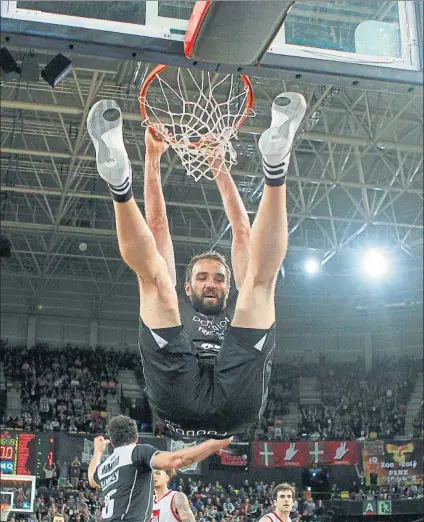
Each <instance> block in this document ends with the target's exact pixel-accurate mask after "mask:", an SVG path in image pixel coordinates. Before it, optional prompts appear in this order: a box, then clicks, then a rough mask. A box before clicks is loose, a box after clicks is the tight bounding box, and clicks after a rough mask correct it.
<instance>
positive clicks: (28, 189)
mask: <svg viewBox="0 0 424 522" xmlns="http://www.w3.org/2000/svg"><path fill="white" fill-rule="evenodd" d="M16 151H22V155H28V156H33V155H34V156H39V157H49V158H51V157H54V158H62V159H70V158H71V155H70V154H67V153H66V152H59V153H55V152H52V153H49V152H47V151H33V150H28V149H13V148H8V147H0V152H2V153H3V152H4V153H5V154H7V153H8V154H20V152H16ZM33 153H34V154H33ZM64 156H66V157H64ZM76 158H77V159H79V160H82V161H92V162H95V161H96V158H95V157H94V156H76ZM131 164H132V165H134V166H144V163H143V162H142V161H140V160H131ZM166 166H167V165H166V164H163V167H164V168H166ZM182 169H183V167H182V166H180V165H175V170H182ZM231 174H232V175H234V176H250V177H253V178H262V177H263V174H262V172H260V171H256V172H248V171H244V170H240V169H232V170H231ZM287 179H288V180H289V181H300V182H302V183H312V184H317V185H338V186H340V187H347V188H353V189H368V190H377V191H380V192H383V191H388V192H402V193H408V194H417V195H422V194H423V189H421V188H412V187H393V186H386V185H382V184H381V183H380V184H379V183H360V182H356V181H345V180H343V179H342V180H333V179H325V178H312V177H310V176H293V175H289V176H287ZM23 189H25V190H23ZM1 190H9V191H10V192H25V191H26V192H27V193H33V194H44V192H40V191H42V190H46V194H51V195H53V196H61V195H62V192H61V191H58V190H57V189H50V188H45V189H39V188H36V187H14V186H8V187H6V186H4V187H3V186H2V188H1ZM32 191H35V192H32ZM68 194H69V195H74V196H78V197H81V198H93V199H95V198H97V199H99V196H100V195H99V194H97V195H96V194H90V193H86V192H77V191H72V190H70V191H68ZM105 198H106V195H105ZM100 199H104V198H103V197H100ZM188 206H190V205H188Z"/></svg>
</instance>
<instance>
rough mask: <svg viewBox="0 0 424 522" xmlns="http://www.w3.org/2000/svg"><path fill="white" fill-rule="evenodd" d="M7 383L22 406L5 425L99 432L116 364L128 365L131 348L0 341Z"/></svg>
mask: <svg viewBox="0 0 424 522" xmlns="http://www.w3.org/2000/svg"><path fill="white" fill-rule="evenodd" d="M2 351H3V353H2V359H3V365H4V366H3V367H4V373H5V377H6V380H7V383H8V386H9V387H15V388H16V389H18V391H20V396H21V404H22V411H21V414H20V415H18V416H15V417H10V416H9V417H8V418H7V420H6V423H7V427H9V428H19V429H23V430H28V431H31V430H35V431H63V430H66V431H68V432H70V433H75V432H78V431H83V432H87V433H101V432H103V431H104V427H105V424H106V422H107V415H108V414H107V396H108V394H112V395H115V394H116V393H117V391H118V388H119V382H118V380H117V377H118V372H119V370H120V369H126V368H128V369H129V368H131V369H133V368H134V363H135V359H137V361H138V358H137V357H136V356H135V354H133V353H131V352H129V351H123V352H118V351H116V350H105V349H102V348H96V349H94V350H90V349H88V348H79V347H78V346H70V345H67V346H66V347H65V348H64V349H62V350H58V349H55V348H51V347H49V346H48V345H46V344H45V343H38V344H37V345H36V346H34V347H33V348H31V349H29V350H28V349H27V348H26V347H16V348H9V347H8V346H3V350H2Z"/></svg>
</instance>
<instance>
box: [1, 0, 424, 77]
mask: <svg viewBox="0 0 424 522" xmlns="http://www.w3.org/2000/svg"><path fill="white" fill-rule="evenodd" d="M1 4H2V33H3V34H2V42H3V37H4V35H9V38H10V40H9V41H12V43H13V44H15V45H16V44H19V42H26V43H27V44H31V45H32V46H33V47H37V45H36V44H37V42H38V44H39V45H41V46H44V47H45V46H46V42H47V40H50V46H51V47H55V48H57V49H58V51H59V50H61V49H62V52H63V49H67V50H68V52H69V49H72V52H76V53H83V54H90V53H91V54H93V55H98V56H110V57H121V58H125V59H133V60H136V61H148V62H152V63H164V64H168V65H179V66H193V65H195V66H198V67H203V68H206V67H207V65H206V64H203V65H202V64H197V63H196V64H193V63H191V62H190V61H188V60H186V59H185V57H184V53H183V45H182V42H183V39H184V33H185V29H186V28H187V25H188V19H189V17H190V13H191V10H192V7H193V5H194V2H193V1H190V0H188V1H172V0H168V1H153V0H150V1H147V2H107V3H105V2H82V1H76V2H52V1H14V2H12V1H9V2H7V1H2V2H1ZM235 23H237V21H235ZM421 23H422V6H421V5H420V2H415V1H406V2H403V1H392V2H387V1H383V0H375V1H371V2H366V3H364V2H362V1H352V0H346V1H337V2H334V1H333V0H308V1H297V2H296V3H295V6H294V7H293V9H292V10H291V12H290V13H289V15H288V16H287V19H286V22H285V24H284V26H283V28H282V30H281V31H280V32H279V34H278V35H277V37H276V38H275V40H274V42H273V43H272V45H271V47H270V49H269V52H268V53H267V54H266V55H265V57H264V59H263V60H262V63H261V66H260V67H252V68H248V69H246V70H243V73H245V74H252V75H257V76H258V75H263V76H266V75H267V74H268V75H270V74H275V73H276V72H277V73H278V71H279V70H296V71H305V72H321V73H322V72H324V73H327V72H328V73H329V74H332V75H334V76H339V77H343V76H349V77H358V78H360V77H363V78H369V79H382V80H387V81H391V80H392V81H397V82H402V83H411V84H415V85H417V84H420V83H421V82H422V57H421V53H420V48H421V46H420V38H421V30H422V28H421ZM10 34H13V35H15V37H13V38H11V37H10ZM16 37H18V38H16ZM52 40H53V41H54V42H53V41H52ZM58 44H60V45H59V47H58ZM222 69H223V72H231V71H229V70H228V69H226V68H225V66H222ZM213 70H216V64H214V67H213ZM238 72H240V71H238Z"/></svg>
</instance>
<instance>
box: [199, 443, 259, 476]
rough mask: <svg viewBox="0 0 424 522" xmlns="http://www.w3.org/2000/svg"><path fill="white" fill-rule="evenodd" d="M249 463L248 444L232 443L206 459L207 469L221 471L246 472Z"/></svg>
mask: <svg viewBox="0 0 424 522" xmlns="http://www.w3.org/2000/svg"><path fill="white" fill-rule="evenodd" d="M249 462H250V443H249V442H232V443H231V444H230V445H229V447H228V448H225V449H223V450H221V451H220V452H217V453H214V454H213V455H211V456H210V457H209V459H208V464H209V469H215V470H223V471H242V470H243V471H248V469H249Z"/></svg>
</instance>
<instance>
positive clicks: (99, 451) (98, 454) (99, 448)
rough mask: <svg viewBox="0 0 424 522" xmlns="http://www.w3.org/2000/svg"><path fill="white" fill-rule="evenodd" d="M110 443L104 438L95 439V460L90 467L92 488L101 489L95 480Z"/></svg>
mask: <svg viewBox="0 0 424 522" xmlns="http://www.w3.org/2000/svg"><path fill="white" fill-rule="evenodd" d="M108 444H109V441H108V440H107V439H105V438H104V437H102V436H101V435H100V436H99V437H95V439H94V452H93V458H92V459H91V462H90V464H89V466H88V483H89V484H90V486H91V487H92V488H99V487H100V486H99V484H97V482H96V480H95V473H96V469H97V468H98V467H99V466H100V463H101V461H102V456H103V453H104V452H105V450H106V448H107V445H108Z"/></svg>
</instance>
